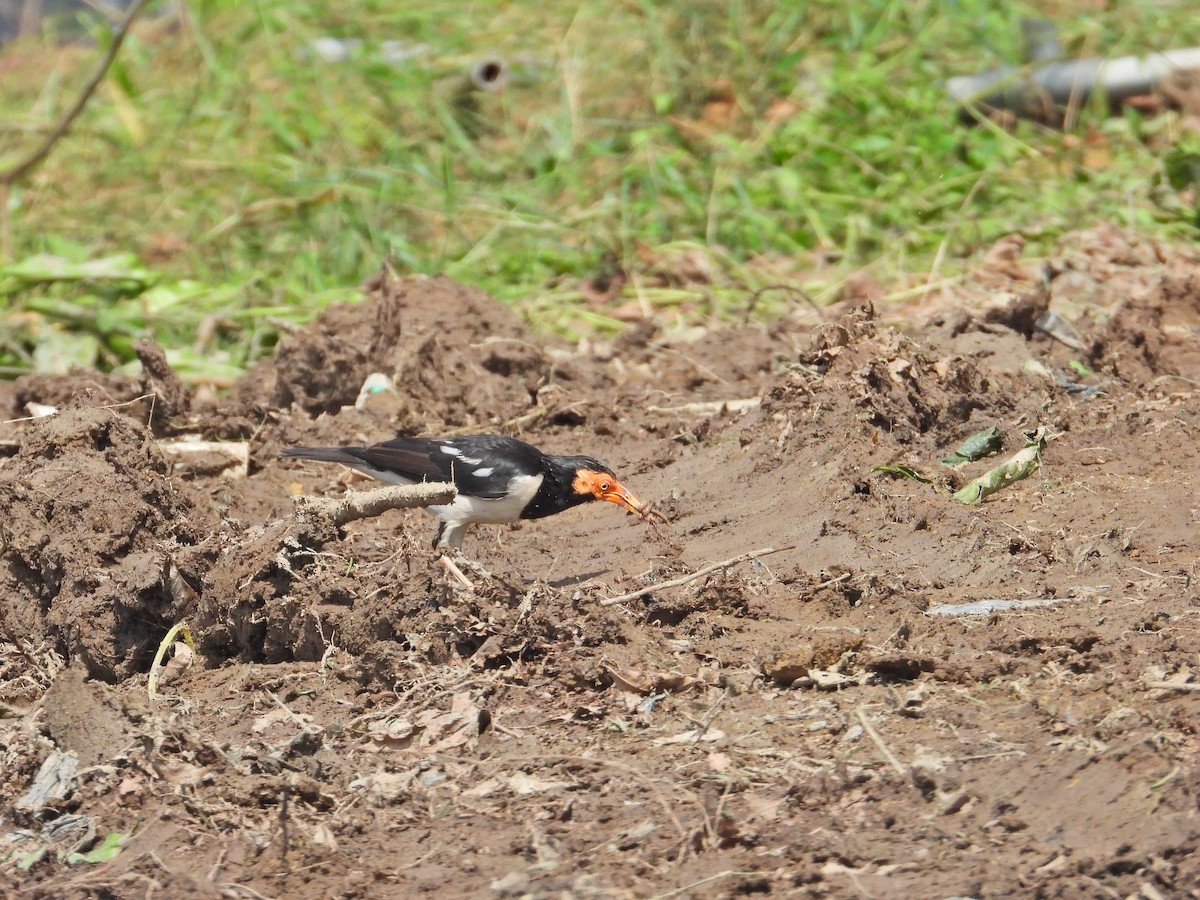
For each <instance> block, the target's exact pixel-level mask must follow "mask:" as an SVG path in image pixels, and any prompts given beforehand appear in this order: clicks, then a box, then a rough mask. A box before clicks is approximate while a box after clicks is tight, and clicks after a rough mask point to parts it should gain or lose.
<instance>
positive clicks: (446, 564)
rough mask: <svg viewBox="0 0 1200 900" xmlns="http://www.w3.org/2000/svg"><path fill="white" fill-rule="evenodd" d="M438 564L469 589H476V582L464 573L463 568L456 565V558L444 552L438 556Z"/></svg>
mask: <svg viewBox="0 0 1200 900" xmlns="http://www.w3.org/2000/svg"><path fill="white" fill-rule="evenodd" d="M438 564H439V565H440V566H441V567H442V568H443V569H445V570H446V571H447V572H449V573H450V575H451V576H453V577H454V580H455V581H457V582H458V583H459V584H461V585H462V586H463V587H464V588H466V589H467V590H468V591H473V590H475V584H474V583H473V582H472V581H471V579H470V578H468V577H467V576H466V575H464V574H463V571H462V569H460V568H459V567H458V566H457V565H455V563H454V560H452V559H451V558H450V557H448V556H446V555H445V554H443V555H442V556H439V557H438Z"/></svg>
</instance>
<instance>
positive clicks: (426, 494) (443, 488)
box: [296, 482, 458, 525]
mask: <svg viewBox="0 0 1200 900" xmlns="http://www.w3.org/2000/svg"><path fill="white" fill-rule="evenodd" d="M457 495H458V491H457V490H455V488H454V485H452V484H441V483H438V482H434V483H426V484H402V485H391V486H388V487H382V488H376V489H375V490H371V491H355V492H354V493H352V494H347V495H346V496H344V497H340V498H338V499H336V500H330V499H326V498H324V497H308V496H303V497H297V498H296V505H297V507H298V508H299V509H300V510H307V511H310V512H314V513H316V514H317V515H321V516H327V517H328V518H330V519H331V520H332V521H333V524H335V525H345V524H346V523H348V522H357V521H358V520H359V519H369V518H372V517H374V516H378V515H380V514H382V513H385V512H387V511H388V510H389V509H413V508H415V507H419V506H437V505H439V504H442V503H449V502H451V501H452V500H453V499H454V498H455V497H456V496H457Z"/></svg>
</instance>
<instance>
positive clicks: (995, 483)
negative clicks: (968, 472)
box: [954, 425, 1046, 505]
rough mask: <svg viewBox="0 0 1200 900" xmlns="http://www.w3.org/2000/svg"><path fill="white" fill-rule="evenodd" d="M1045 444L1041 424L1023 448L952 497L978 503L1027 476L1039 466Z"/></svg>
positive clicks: (1043, 429) (1044, 433)
mask: <svg viewBox="0 0 1200 900" xmlns="http://www.w3.org/2000/svg"><path fill="white" fill-rule="evenodd" d="M1045 446H1046V427H1045V426H1044V425H1043V426H1040V427H1039V428H1038V430H1037V431H1036V432H1035V433H1034V434H1033V436H1032V437H1031V438H1029V442H1028V443H1027V444H1026V445H1025V448H1024V449H1023V450H1021V451H1020V452H1019V453H1016V454H1014V455H1013V456H1012V457H1010V458H1009V459H1008V460H1007V461H1006V462H1003V463H1001V464H1000V465H998V466H996V467H995V468H994V469H991V470H990V471H988V472H985V473H984V474H983V475H980V476H979V477H978V478H976V479H975V480H974V481H971V482H968V483H967V484H966V485H964V486H963V487H962V488H960V489H959V490H957V491H955V492H954V499H955V500H957V501H959V502H960V503H966V504H967V505H971V504H974V503H979V502H981V501H982V500H983V499H984V498H985V497H988V496H990V495H991V494H994V493H996V491H999V490H1002V489H1003V488H1006V487H1008V486H1009V485H1010V484H1012V483H1013V482H1016V481H1020V480H1021V479H1022V478H1028V477H1029V476H1030V475H1032V474H1033V473H1034V472H1036V471H1037V470H1038V469H1039V468H1040V467H1041V464H1042V450H1043V449H1044V448H1045Z"/></svg>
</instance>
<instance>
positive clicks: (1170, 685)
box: [1146, 681, 1200, 691]
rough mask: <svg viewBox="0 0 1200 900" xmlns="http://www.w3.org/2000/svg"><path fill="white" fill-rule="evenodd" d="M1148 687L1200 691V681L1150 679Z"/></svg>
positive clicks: (1164, 689) (1161, 689)
mask: <svg viewBox="0 0 1200 900" xmlns="http://www.w3.org/2000/svg"><path fill="white" fill-rule="evenodd" d="M1146 687H1148V688H1156V689H1157V690H1160V691H1200V683H1193V682H1184V683H1179V682H1175V681H1148V682H1146Z"/></svg>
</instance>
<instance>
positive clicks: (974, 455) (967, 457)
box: [941, 425, 1000, 466]
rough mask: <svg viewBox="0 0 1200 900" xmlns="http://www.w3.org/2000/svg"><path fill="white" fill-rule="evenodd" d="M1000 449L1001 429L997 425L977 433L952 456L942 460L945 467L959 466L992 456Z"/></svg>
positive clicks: (964, 442) (960, 445) (959, 446)
mask: <svg viewBox="0 0 1200 900" xmlns="http://www.w3.org/2000/svg"><path fill="white" fill-rule="evenodd" d="M999 449H1000V429H999V428H997V427H996V426H995V425H993V426H991V427H990V428H985V429H983V431H977V432H975V433H974V434H973V435H971V436H970V437H969V438H967V439H966V440H965V441H963V442H962V443H961V444H959V445H958V449H956V450H955V451H954V452H953V453H952V454H950V455H949V456H947V457H945V458H944V459H942V460H941V463H942V465H943V466H957V465H960V464H962V463H966V462H975V460H977V459H983V458H984V457H985V456H991V455H992V454H993V453H995V452H996V451H997V450H999Z"/></svg>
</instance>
